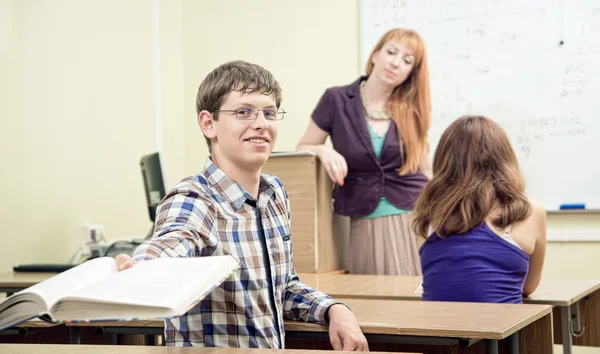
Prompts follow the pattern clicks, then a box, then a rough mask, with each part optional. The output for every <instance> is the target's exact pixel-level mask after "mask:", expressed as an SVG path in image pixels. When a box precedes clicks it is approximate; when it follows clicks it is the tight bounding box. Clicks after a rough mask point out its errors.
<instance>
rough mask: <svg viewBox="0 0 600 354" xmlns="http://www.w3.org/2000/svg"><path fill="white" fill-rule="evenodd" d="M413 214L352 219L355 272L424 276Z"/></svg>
mask: <svg viewBox="0 0 600 354" xmlns="http://www.w3.org/2000/svg"><path fill="white" fill-rule="evenodd" d="M411 225H412V214H411V213H405V214H397V215H390V216H381V217H376V218H352V220H351V221H350V240H349V245H348V271H349V272H350V273H351V274H380V275H421V261H420V258H419V250H418V245H417V235H416V234H415V233H414V231H413V229H412V226H411Z"/></svg>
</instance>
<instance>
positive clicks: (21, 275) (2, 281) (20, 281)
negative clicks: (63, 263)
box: [0, 272, 56, 289]
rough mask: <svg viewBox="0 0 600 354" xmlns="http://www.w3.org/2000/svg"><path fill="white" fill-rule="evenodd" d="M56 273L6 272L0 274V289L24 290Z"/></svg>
mask: <svg viewBox="0 0 600 354" xmlns="http://www.w3.org/2000/svg"><path fill="white" fill-rule="evenodd" d="M55 275H56V273H28V272H6V273H0V288H21V289H25V288H28V287H30V286H32V285H35V284H37V283H39V282H41V281H43V280H46V279H48V278H50V277H53V276H55Z"/></svg>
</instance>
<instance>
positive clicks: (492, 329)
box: [68, 299, 552, 354]
mask: <svg viewBox="0 0 600 354" xmlns="http://www.w3.org/2000/svg"><path fill="white" fill-rule="evenodd" d="M344 302H345V303H346V304H347V305H348V306H350V307H351V308H352V310H353V311H354V313H355V315H356V317H357V318H358V321H359V323H360V325H361V328H362V330H363V332H364V333H365V336H366V337H367V339H368V340H369V345H370V346H373V348H372V349H381V350H385V351H389V350H390V349H391V350H394V351H396V349H397V348H401V350H411V351H412V350H418V351H421V350H423V351H425V350H424V349H427V348H431V347H427V346H428V345H429V346H431V345H434V346H439V345H454V346H455V348H454V349H456V347H457V346H470V345H473V344H476V345H479V347H477V346H475V347H474V348H471V349H467V350H466V351H463V352H464V353H476V352H479V351H478V350H481V349H482V348H487V351H486V352H487V353H492V354H495V353H498V341H499V340H503V339H507V338H509V337H511V336H512V335H513V334H516V336H513V337H512V338H513V339H515V340H514V341H512V342H511V343H509V344H507V346H510V345H511V344H512V345H516V347H514V349H515V350H514V351H512V353H518V352H520V353H551V352H552V314H551V306H549V305H510V304H469V303H451V302H429V303H426V302H417V301H394V300H377V301H375V300H357V299H345V300H344ZM68 326H69V327H70V328H71V330H72V335H71V342H72V343H80V339H79V338H78V335H79V333H80V332H79V331H81V329H82V328H85V327H95V328H97V327H102V328H104V330H106V331H108V332H111V333H128V334H144V335H156V334H160V333H162V331H163V321H161V320H150V321H131V322H93V323H73V324H70V325H68ZM285 331H286V347H287V348H296V349H299V348H302V349H305V348H311V349H314V348H316V349H328V348H330V347H329V339H328V328H327V326H325V325H318V324H313V323H305V322H296V321H286V322H285ZM519 337H523V338H524V339H522V340H518V338H519ZM481 340H484V341H485V342H486V343H484V342H480V341H481ZM400 344H402V345H404V346H406V345H413V347H414V345H419V346H418V347H416V349H412V348H413V347H411V349H402V347H399V345H400ZM519 348H520V349H519ZM448 350H450V349H448ZM485 350H486V349H484V351H485ZM519 350H520V351H519ZM436 352H437V351H436ZM508 352H511V351H508ZM461 353H462V352H461Z"/></svg>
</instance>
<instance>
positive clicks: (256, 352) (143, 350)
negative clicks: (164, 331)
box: [0, 344, 416, 354]
mask: <svg viewBox="0 0 600 354" xmlns="http://www.w3.org/2000/svg"><path fill="white" fill-rule="evenodd" d="M0 353H3V354H21V353H31V354H38V353H39V354H55V353H56V354H62V353H72V354H245V353H250V354H276V353H279V354H331V353H332V352H331V351H328V350H298V349H285V350H272V349H246V348H242V349H240V348H189V347H188V348H182V347H160V346H135V345H82V344H77V345H76V344H71V345H68V344H67V345H64V344H62V345H61V344H0ZM336 353H350V352H346V351H343V352H336ZM372 353H373V352H372ZM405 354H409V353H405ZM412 354H416V353H412Z"/></svg>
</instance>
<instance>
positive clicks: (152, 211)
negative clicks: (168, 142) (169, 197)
mask: <svg viewBox="0 0 600 354" xmlns="http://www.w3.org/2000/svg"><path fill="white" fill-rule="evenodd" d="M140 167H141V170H142V178H143V179H144V191H145V193H146V204H147V206H148V216H149V217H150V220H151V221H152V223H153V224H154V221H155V220H154V219H155V217H156V207H157V206H158V203H160V201H161V200H162V199H163V198H164V196H165V183H164V182H163V176H162V169H161V167H160V157H159V156H158V152H155V153H152V154H148V155H145V156H142V158H141V160H140Z"/></svg>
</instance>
